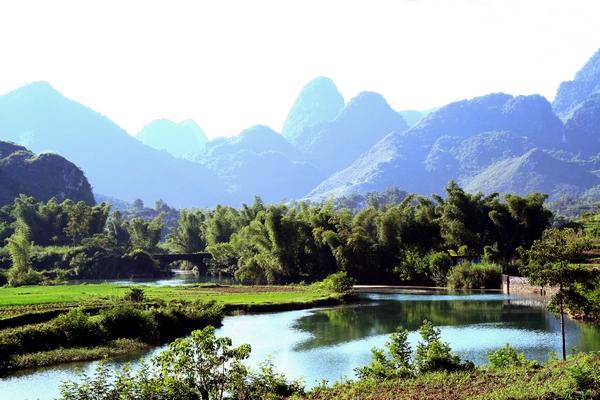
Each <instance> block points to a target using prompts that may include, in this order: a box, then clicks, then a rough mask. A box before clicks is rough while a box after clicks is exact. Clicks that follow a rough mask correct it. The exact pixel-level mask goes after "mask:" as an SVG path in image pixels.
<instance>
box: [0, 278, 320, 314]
mask: <svg viewBox="0 0 600 400" xmlns="http://www.w3.org/2000/svg"><path fill="white" fill-rule="evenodd" d="M130 287H131V286H118V285H113V284H108V283H101V284H81V285H56V286H23V287H18V288H0V308H2V309H4V308H6V307H10V306H35V305H57V304H65V305H69V304H78V305H81V304H99V303H103V302H107V301H110V300H113V299H115V298H119V297H121V296H123V295H124V294H125V293H127V291H128V290H129V289H130ZM140 287H143V289H144V293H145V295H146V298H147V299H148V300H163V301H169V300H189V301H191V300H206V301H209V300H214V301H217V302H219V303H222V304H224V305H228V304H231V305H245V304H272V303H286V302H309V301H313V300H317V299H323V298H326V297H328V296H329V295H330V293H329V292H327V291H325V290H319V289H315V288H313V287H312V286H300V285H298V286H241V285H240V286H220V285H210V284H207V285H183V286H140Z"/></svg>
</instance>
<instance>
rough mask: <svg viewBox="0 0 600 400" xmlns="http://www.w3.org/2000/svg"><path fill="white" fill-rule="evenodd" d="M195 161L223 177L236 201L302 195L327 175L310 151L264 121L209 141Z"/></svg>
mask: <svg viewBox="0 0 600 400" xmlns="http://www.w3.org/2000/svg"><path fill="white" fill-rule="evenodd" d="M196 161H198V162H200V163H201V164H203V165H204V166H206V167H207V168H209V169H210V170H211V171H213V172H214V173H215V174H217V175H218V176H220V177H221V179H222V180H223V181H224V182H225V184H226V185H227V187H228V191H229V193H230V195H231V196H232V197H233V198H234V199H235V201H236V202H237V203H241V202H244V201H246V202H247V201H248V199H249V198H251V197H252V196H254V195H260V196H261V197H262V198H263V199H264V200H265V201H269V202H278V201H281V200H292V199H295V198H299V197H301V196H303V195H304V194H305V193H306V192H307V191H309V190H310V189H311V188H313V187H314V186H315V185H316V184H317V183H318V182H320V180H322V179H323V178H324V177H325V174H324V173H322V172H321V171H320V170H319V169H318V168H317V167H315V166H314V165H313V164H311V163H310V162H309V157H308V156H307V154H305V153H303V152H301V151H300V150H298V149H297V148H295V147H294V146H292V144H290V143H289V142H288V141H287V140H286V139H285V138H284V137H283V136H282V135H280V134H279V133H277V132H275V131H274V130H273V129H271V128H269V127H267V126H264V125H256V126H253V127H251V128H248V129H245V130H244V131H242V132H241V133H240V134H238V135H237V136H234V137H231V138H220V139H216V140H212V141H210V142H209V143H208V144H207V145H206V146H205V148H204V151H203V152H202V153H201V154H200V155H199V156H198V157H196Z"/></svg>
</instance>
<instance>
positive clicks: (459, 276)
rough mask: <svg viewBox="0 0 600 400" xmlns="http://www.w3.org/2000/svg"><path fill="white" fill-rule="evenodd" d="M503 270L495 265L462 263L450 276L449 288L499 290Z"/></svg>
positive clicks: (451, 271)
mask: <svg viewBox="0 0 600 400" xmlns="http://www.w3.org/2000/svg"><path fill="white" fill-rule="evenodd" d="M501 275H502V268H501V267H500V266H498V265H495V264H471V263H468V262H466V263H462V264H458V265H456V266H454V267H453V268H452V269H451V270H450V273H449V274H448V286H450V287H451V288H454V289H480V288H487V289H491V288H498V287H500V280H501Z"/></svg>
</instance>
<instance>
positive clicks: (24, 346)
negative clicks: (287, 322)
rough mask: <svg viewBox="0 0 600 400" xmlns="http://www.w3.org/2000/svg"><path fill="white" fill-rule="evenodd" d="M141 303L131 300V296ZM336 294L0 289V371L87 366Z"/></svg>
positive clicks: (194, 288) (256, 289)
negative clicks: (229, 316) (237, 317)
mask: <svg viewBox="0 0 600 400" xmlns="http://www.w3.org/2000/svg"><path fill="white" fill-rule="evenodd" d="M136 291H137V292H138V295H140V296H141V298H138V299H135V300H132V299H131V298H129V297H131V295H132V292H136ZM341 300H342V295H341V294H339V293H336V292H335V291H333V290H330V289H328V288H327V287H326V286H323V284H315V285H310V286H305V285H297V286H219V285H186V286H175V287H156V286H144V287H143V292H142V291H141V290H137V289H133V290H132V288H131V287H129V286H116V285H111V284H82V285H59V286H28V287H20V288H0V372H5V373H6V372H8V371H13V370H17V369H22V368H28V367H36V366H45V365H51V364H57V363H61V362H67V361H82V360H93V359H99V358H103V357H107V356H114V355H119V354H125V353H127V352H131V351H135V350H139V349H140V348H141V347H147V346H150V345H154V344H158V343H164V342H167V341H169V340H172V339H173V338H176V337H179V336H183V335H186V334H188V333H189V332H191V331H192V330H194V329H200V328H202V327H204V326H207V325H213V326H217V325H219V324H220V321H221V320H222V317H223V315H224V314H225V313H232V312H236V311H252V312H258V311H281V310H291V309H299V308H307V307H311V306H319V305H330V304H334V303H338V302H340V301H341Z"/></svg>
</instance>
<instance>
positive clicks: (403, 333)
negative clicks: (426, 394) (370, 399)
mask: <svg viewBox="0 0 600 400" xmlns="http://www.w3.org/2000/svg"><path fill="white" fill-rule="evenodd" d="M419 334H420V335H421V338H422V341H421V342H419V343H418V344H417V351H416V353H415V357H414V362H412V363H411V354H412V351H411V348H410V344H409V343H408V331H407V330H406V329H403V328H400V327H398V328H396V331H395V332H394V333H392V334H391V335H390V341H389V342H387V343H386V344H385V347H386V350H387V352H386V350H383V349H378V348H373V349H372V350H371V353H372V354H373V358H372V359H371V362H370V363H369V364H368V365H366V366H364V367H361V368H356V369H355V371H356V373H357V375H358V377H359V378H371V379H375V380H378V381H383V380H387V379H395V378H402V377H407V376H411V375H414V374H417V373H419V374H420V373H425V372H432V371H456V370H462V369H471V368H473V367H474V364H473V363H472V362H470V361H465V362H463V361H461V359H460V357H459V356H458V355H456V354H454V353H453V352H452V349H451V348H450V345H449V344H448V343H446V342H444V341H442V340H441V338H440V330H439V329H436V328H434V326H433V324H432V323H431V322H430V321H427V320H425V321H423V325H421V327H420V328H419Z"/></svg>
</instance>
